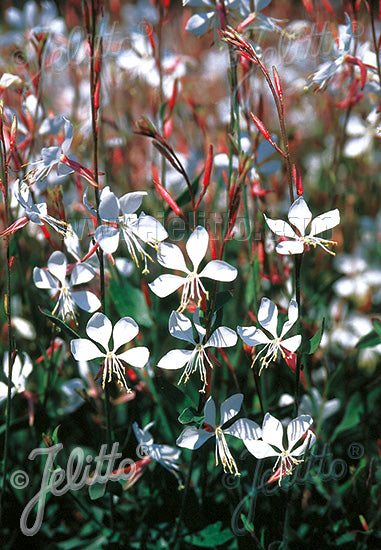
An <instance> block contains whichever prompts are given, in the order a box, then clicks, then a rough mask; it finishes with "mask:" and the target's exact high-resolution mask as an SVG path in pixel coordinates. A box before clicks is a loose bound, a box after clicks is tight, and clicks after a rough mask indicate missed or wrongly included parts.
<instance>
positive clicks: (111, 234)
mask: <svg viewBox="0 0 381 550" xmlns="http://www.w3.org/2000/svg"><path fill="white" fill-rule="evenodd" d="M145 195H147V193H146V192H145V191H136V192H134V193H126V194H125V195H123V196H122V197H121V198H120V199H118V198H117V197H116V196H115V195H114V193H112V191H110V188H109V187H105V188H104V189H102V192H101V195H100V205H99V216H100V217H101V219H102V220H103V221H104V222H106V223H108V224H112V225H100V226H99V227H98V228H97V230H96V231H95V240H96V241H97V242H98V243H99V246H100V247H101V248H102V250H104V252H106V253H107V254H113V253H114V252H115V250H116V249H117V248H118V245H119V235H120V231H121V232H122V234H123V237H124V240H125V242H126V245H127V249H128V252H129V254H130V256H131V258H132V259H133V261H134V262H135V264H136V265H137V266H138V267H139V261H138V257H137V253H138V254H140V256H141V258H142V260H144V271H145V272H147V271H148V270H147V258H148V259H150V260H151V261H152V258H151V257H150V256H149V254H147V252H146V251H145V250H144V248H143V247H142V245H141V242H143V243H146V244H149V245H151V246H153V247H154V248H156V247H157V244H158V243H159V242H161V241H163V240H164V239H166V238H167V237H168V233H167V232H166V230H165V229H164V227H163V226H162V224H161V223H160V222H159V221H158V220H156V219H155V218H153V217H152V216H147V215H146V214H144V212H141V213H140V215H139V217H138V216H137V215H136V214H135V211H136V210H137V209H138V208H139V207H140V205H141V203H142V200H143V197H144V196H145ZM120 212H122V214H121V215H120Z"/></svg>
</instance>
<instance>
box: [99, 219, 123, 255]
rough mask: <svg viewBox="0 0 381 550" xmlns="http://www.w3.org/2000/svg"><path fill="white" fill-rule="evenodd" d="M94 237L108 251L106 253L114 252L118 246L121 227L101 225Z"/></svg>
mask: <svg viewBox="0 0 381 550" xmlns="http://www.w3.org/2000/svg"><path fill="white" fill-rule="evenodd" d="M94 237H95V240H96V241H97V243H98V244H99V246H100V247H101V249H102V250H103V251H104V252H106V254H113V253H114V252H115V250H116V249H117V248H118V245H119V229H118V228H117V227H110V226H109V225H100V226H99V227H97V229H96V231H95V234H94Z"/></svg>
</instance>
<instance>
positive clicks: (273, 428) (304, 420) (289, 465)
mask: <svg viewBox="0 0 381 550" xmlns="http://www.w3.org/2000/svg"><path fill="white" fill-rule="evenodd" d="M312 422H313V420H312V418H311V417H310V416H309V415H308V414H302V415H300V416H298V417H297V418H295V419H294V420H292V421H291V422H290V423H289V424H288V426H287V447H284V445H283V426H282V424H281V422H280V421H279V420H277V419H276V418H275V417H274V416H272V415H271V414H270V413H266V415H265V418H264V420H263V424H262V439H257V440H255V441H254V440H249V441H247V440H245V441H244V443H245V445H246V448H247V449H248V451H249V452H250V453H251V454H252V455H254V456H255V458H259V459H261V458H267V457H269V456H277V457H278V458H277V461H276V463H275V466H274V468H273V471H275V469H276V468H277V467H278V465H279V463H280V466H279V472H277V474H278V475H277V476H276V477H277V478H278V476H279V485H280V484H281V481H282V478H283V477H284V476H285V475H287V474H291V473H292V470H293V468H294V466H295V465H297V464H299V463H300V462H302V460H300V459H299V457H300V456H303V454H304V453H305V452H306V451H307V449H310V448H311V447H312V445H313V444H314V443H315V441H316V436H315V434H314V433H313V432H312V431H311V430H310V429H309V427H310V426H311V424H312ZM274 477H275V476H274Z"/></svg>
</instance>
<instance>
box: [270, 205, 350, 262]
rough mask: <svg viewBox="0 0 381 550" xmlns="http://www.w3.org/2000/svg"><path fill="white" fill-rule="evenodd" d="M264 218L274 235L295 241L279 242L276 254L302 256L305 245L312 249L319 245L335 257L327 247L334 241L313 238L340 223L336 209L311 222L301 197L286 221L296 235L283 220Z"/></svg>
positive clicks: (289, 212) (292, 206)
mask: <svg viewBox="0 0 381 550" xmlns="http://www.w3.org/2000/svg"><path fill="white" fill-rule="evenodd" d="M264 217H265V220H266V223H267V225H268V226H269V228H270V229H271V231H272V232H273V233H275V235H278V236H279V237H285V238H286V239H295V240H294V241H288V240H285V241H282V242H280V243H279V244H278V246H277V247H276V251H277V252H278V254H302V253H303V252H304V248H305V245H311V246H313V247H314V248H316V246H317V245H319V246H321V247H322V248H323V249H324V250H325V251H326V252H328V253H329V254H332V255H333V256H334V255H335V253H334V252H332V251H331V250H329V249H328V248H327V246H329V245H333V244H337V243H336V242H335V241H327V240H326V239H322V238H320V237H315V235H316V234H318V233H322V232H323V231H328V230H329V229H332V228H333V227H335V226H336V225H338V224H339V223H340V214H339V211H338V209H337V208H335V210H330V211H329V212H326V213H325V214H320V216H317V217H316V218H314V219H313V220H312V222H311V219H312V214H311V211H310V209H309V208H308V206H307V203H306V201H305V200H304V198H303V196H301V197H298V198H297V199H296V201H295V202H294V203H293V204H292V205H291V207H290V210H289V211H288V219H289V220H290V223H291V225H293V226H294V227H295V228H296V230H297V233H296V232H295V231H294V230H293V229H292V227H291V226H290V225H289V224H288V223H287V222H285V221H283V220H272V219H270V218H268V217H267V216H266V215H265V214H264ZM310 222H311V230H310V233H309V235H306V234H305V231H306V228H307V226H308V225H309V224H310Z"/></svg>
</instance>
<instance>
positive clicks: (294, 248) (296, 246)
mask: <svg viewBox="0 0 381 550" xmlns="http://www.w3.org/2000/svg"><path fill="white" fill-rule="evenodd" d="M275 250H276V251H277V252H278V254H302V253H303V252H304V244H303V242H302V241H282V242H281V243H279V244H278V245H277V247H276V249H275Z"/></svg>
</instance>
